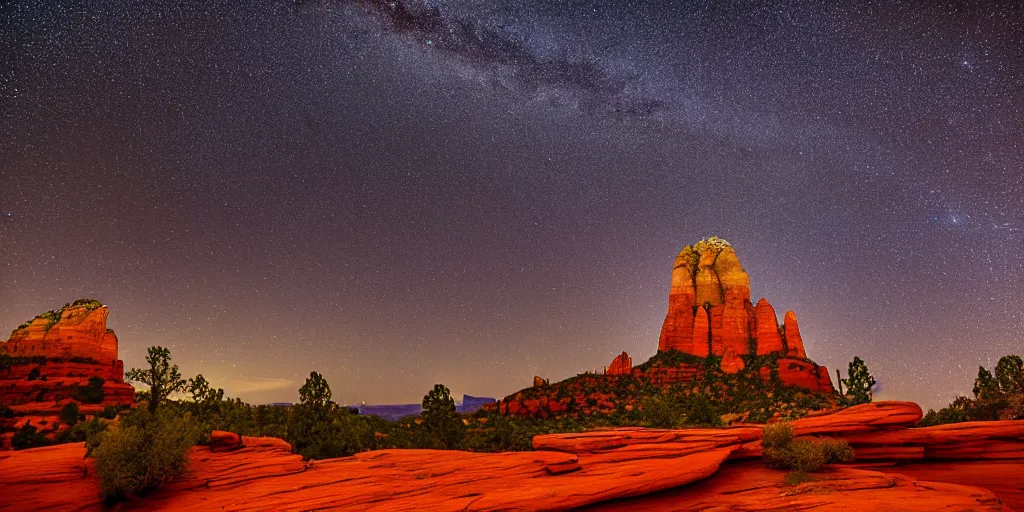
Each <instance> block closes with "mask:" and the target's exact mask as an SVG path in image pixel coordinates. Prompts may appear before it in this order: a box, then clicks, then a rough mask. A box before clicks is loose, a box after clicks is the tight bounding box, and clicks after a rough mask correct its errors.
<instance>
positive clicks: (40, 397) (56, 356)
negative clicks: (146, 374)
mask: <svg viewBox="0 0 1024 512" xmlns="http://www.w3.org/2000/svg"><path fill="white" fill-rule="evenodd" d="M108 314H109V309H108V308H107V307H106V306H104V305H102V304H100V303H99V302H96V301H94V300H77V301H75V302H73V303H70V304H65V305H64V307H62V308H60V309H58V310H55V311H48V312H46V313H43V314H41V315H38V316H36V317H35V318H33V319H31V320H29V321H28V322H25V323H24V324H22V325H21V326H19V327H18V328H17V329H15V330H14V332H12V333H11V337H10V339H8V340H7V341H6V342H4V343H0V355H2V356H3V358H4V361H5V364H4V365H3V366H0V404H3V405H4V406H7V407H9V408H10V409H11V410H12V411H13V412H14V415H15V417H14V418H5V419H3V420H2V422H3V423H2V425H0V427H2V428H3V431H4V433H3V436H2V437H0V446H6V444H7V441H8V439H9V438H10V435H11V430H12V429H16V428H20V427H21V426H22V425H24V423H25V422H27V421H32V423H33V424H34V425H40V424H46V425H53V424H55V420H56V418H57V415H58V414H59V411H60V409H61V408H62V407H63V406H64V405H66V404H67V403H69V402H76V403H79V401H78V400H77V399H76V398H75V397H76V396H77V393H78V391H79V390H80V389H82V388H84V387H87V386H89V385H90V378H95V377H98V378H100V379H103V383H102V387H101V388H100V389H101V390H102V398H101V399H99V401H98V402H96V403H79V406H80V410H81V412H82V413H83V414H86V415H95V414H98V413H100V412H102V410H103V409H104V408H105V407H108V406H113V407H120V406H125V405H128V406H130V405H132V404H133V401H134V399H135V389H134V388H132V386H131V385H129V384H126V383H125V382H124V363H123V362H122V361H121V360H119V359H118V358H117V336H116V335H115V334H114V331H112V330H110V329H107V315H108ZM94 380H95V379H94ZM44 422H45V423H44Z"/></svg>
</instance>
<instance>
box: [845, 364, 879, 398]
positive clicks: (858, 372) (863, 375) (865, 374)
mask: <svg viewBox="0 0 1024 512" xmlns="http://www.w3.org/2000/svg"><path fill="white" fill-rule="evenodd" d="M849 375H850V378H848V379H843V384H845V385H846V396H845V397H844V401H845V402H846V404H847V405H857V404H866V403H868V402H870V401H871V398H872V393H871V388H873V387H874V386H875V378H874V377H872V376H871V372H869V371H868V366H867V365H866V364H864V361H863V360H862V359H861V358H859V357H854V358H853V361H851V362H850V368H849Z"/></svg>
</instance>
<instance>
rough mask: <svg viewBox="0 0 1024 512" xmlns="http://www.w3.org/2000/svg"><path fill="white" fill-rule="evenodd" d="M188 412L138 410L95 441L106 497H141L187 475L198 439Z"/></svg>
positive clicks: (94, 451)
mask: <svg viewBox="0 0 1024 512" xmlns="http://www.w3.org/2000/svg"><path fill="white" fill-rule="evenodd" d="M198 436H199V433H198V432H197V430H196V428H195V427H194V426H193V422H192V417H191V416H190V415H188V414H184V415H177V414H175V413H174V412H173V411H171V410H170V409H168V410H166V411H163V410H161V411H158V412H156V413H151V412H150V411H149V410H148V409H146V408H138V409H136V410H135V412H133V413H132V414H128V415H125V416H124V417H123V418H122V420H121V422H120V424H118V425H115V426H113V427H112V428H110V429H107V430H106V431H103V432H100V433H99V434H98V435H96V436H95V437H94V438H93V439H92V440H90V442H89V443H88V444H89V448H90V449H91V455H92V457H94V458H95V459H96V474H97V475H98V476H99V479H100V484H101V486H102V492H103V496H104V497H106V498H107V499H110V500H116V499H122V498H125V497H128V496H137V495H139V494H140V493H142V492H144V491H148V490H151V489H155V488H157V487H159V486H160V485H162V484H164V483H165V482H168V481H171V480H173V479H176V478H178V477H180V476H182V475H183V474H184V472H185V468H186V465H187V464H188V451H189V448H190V447H191V446H192V445H193V444H194V442H195V440H196V439H197V438H198Z"/></svg>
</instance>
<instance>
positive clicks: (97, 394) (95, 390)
mask: <svg viewBox="0 0 1024 512" xmlns="http://www.w3.org/2000/svg"><path fill="white" fill-rule="evenodd" d="M103 382H104V380H103V379H102V378H100V377H89V384H87V385H85V386H79V387H78V388H76V389H75V391H74V393H72V395H71V397H72V398H74V399H75V400H78V401H79V402H81V403H83V404H98V403H101V402H103Z"/></svg>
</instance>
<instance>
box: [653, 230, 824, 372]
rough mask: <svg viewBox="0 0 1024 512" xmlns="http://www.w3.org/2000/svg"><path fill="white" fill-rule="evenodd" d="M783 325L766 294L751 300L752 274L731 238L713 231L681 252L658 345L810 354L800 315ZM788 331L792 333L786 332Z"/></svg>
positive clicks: (693, 350) (710, 351) (692, 350)
mask: <svg viewBox="0 0 1024 512" xmlns="http://www.w3.org/2000/svg"><path fill="white" fill-rule="evenodd" d="M785 320H786V321H785V325H784V326H783V327H780V326H779V324H778V318H777V317H776V315H775V309H774V308H772V306H771V304H769V303H768V301H766V300H765V299H761V300H760V301H758V303H757V307H755V306H754V304H753V303H751V302H750V276H749V275H747V272H746V271H745V270H743V266H742V265H740V260H739V258H738V257H737V256H736V251H734V250H733V248H732V246H731V245H729V242H726V241H725V240H723V239H721V238H718V237H710V238H707V239H704V240H701V241H700V242H697V243H695V244H693V245H688V246H686V247H684V248H683V250H682V251H680V252H679V255H678V256H676V261H675V265H674V266H673V269H672V288H671V291H670V292H669V298H668V314H667V315H666V316H665V323H664V324H662V327H661V338H660V339H659V341H658V350H659V351H668V350H676V351H679V352H684V353H687V354H693V355H696V356H701V357H707V356H708V355H716V356H722V355H725V354H727V353H729V354H735V355H737V356H740V355H746V354H751V353H753V354H756V355H763V354H768V353H773V352H779V353H780V354H788V355H789V356H791V357H798V358H805V357H806V354H805V353H804V347H803V342H802V340H801V338H800V334H799V332H800V331H799V328H798V327H797V325H796V315H794V314H793V313H792V312H788V313H786V316H785ZM787 332H792V335H790V336H786V333H787Z"/></svg>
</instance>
